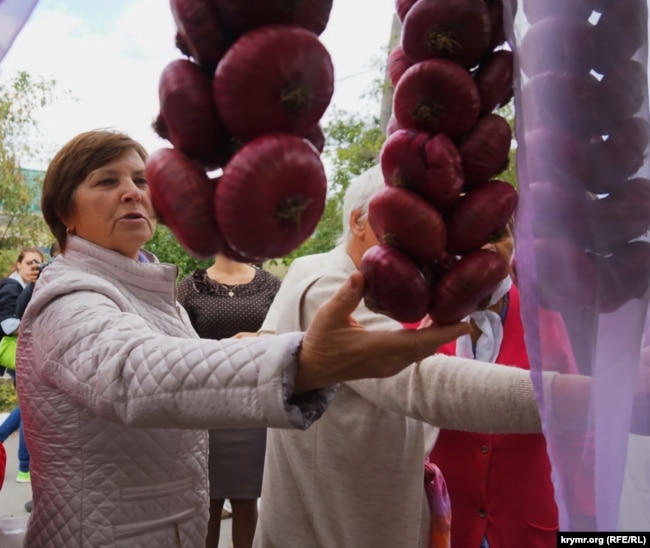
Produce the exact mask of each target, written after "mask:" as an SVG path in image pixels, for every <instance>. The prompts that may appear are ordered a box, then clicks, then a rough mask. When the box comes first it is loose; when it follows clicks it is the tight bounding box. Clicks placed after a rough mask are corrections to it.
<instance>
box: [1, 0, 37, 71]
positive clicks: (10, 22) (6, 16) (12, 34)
mask: <svg viewBox="0 0 650 548" xmlns="http://www.w3.org/2000/svg"><path fill="white" fill-rule="evenodd" d="M37 3H38V0H0V61H2V58H3V57H4V56H5V54H6V53H7V52H8V51H9V48H10V47H11V44H13V41H14V40H15V38H16V36H18V33H19V32H20V29H22V28H23V25H24V24H25V23H26V22H27V19H29V16H30V15H31V13H32V11H33V9H34V8H35V7H36V4H37Z"/></svg>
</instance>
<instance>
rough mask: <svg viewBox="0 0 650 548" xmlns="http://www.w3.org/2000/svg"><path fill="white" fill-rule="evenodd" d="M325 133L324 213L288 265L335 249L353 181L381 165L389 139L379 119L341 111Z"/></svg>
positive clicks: (333, 118) (286, 260) (291, 255)
mask: <svg viewBox="0 0 650 548" xmlns="http://www.w3.org/2000/svg"><path fill="white" fill-rule="evenodd" d="M323 131H324V133H325V138H326V143H327V144H326V147H325V150H324V152H323V156H324V160H325V162H328V161H329V162H330V165H331V173H330V178H329V182H328V198H327V203H326V204H325V211H324V212H323V216H322V217H321V220H320V222H319V223H318V226H317V227H316V230H315V231H314V233H313V234H312V236H311V237H310V238H308V239H307V240H306V241H305V242H304V243H303V244H302V245H301V246H300V247H298V248H297V249H295V250H294V251H293V252H292V253H291V254H289V255H288V257H286V258H285V259H284V260H283V261H282V262H284V263H285V264H286V263H290V262H291V261H292V260H293V259H295V258H296V257H302V256H303V255H310V254H312V253H323V252H325V251H329V250H330V249H332V248H333V247H334V246H335V245H336V240H337V238H338V237H339V236H340V234H341V232H342V224H343V223H342V219H341V211H342V206H343V197H344V195H345V191H346V190H347V188H348V186H349V185H350V181H351V180H352V179H353V178H354V177H356V176H357V175H360V174H361V173H363V172H364V171H365V170H366V169H368V168H370V167H372V166H373V165H374V164H376V163H377V162H378V161H379V151H380V150H381V146H382V144H383V143H384V140H385V138H386V137H385V135H384V133H383V132H382V131H381V129H380V127H379V119H378V118H376V117H371V118H363V117H361V116H359V115H357V114H352V113H350V112H345V111H342V110H334V111H333V114H332V119H331V121H330V122H329V123H327V124H326V125H324V126H323Z"/></svg>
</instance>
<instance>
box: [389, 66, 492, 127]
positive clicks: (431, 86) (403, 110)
mask: <svg viewBox="0 0 650 548" xmlns="http://www.w3.org/2000/svg"><path fill="white" fill-rule="evenodd" d="M393 108H394V112H395V118H397V122H398V123H399V124H400V125H401V126H402V127H404V128H412V129H420V130H422V131H428V132H429V133H434V134H435V133H439V132H442V133H446V134H447V136H448V137H450V138H451V139H456V138H458V137H461V136H462V135H464V134H465V133H467V132H468V131H469V130H470V129H471V128H472V127H473V126H474V124H475V123H476V121H477V120H478V113H479V95H478V90H477V88H476V84H474V80H472V77H471V76H470V74H469V72H468V71H466V70H465V69H463V68H462V67H461V66H459V65H458V64H456V63H453V62H451V61H446V60H443V59H429V60H427V61H421V62H419V63H416V64H415V65H413V66H412V67H411V68H409V69H408V70H407V71H406V72H405V73H404V74H403V75H402V77H401V78H400V81H399V82H398V83H397V87H396V88H395V94H394V97H393Z"/></svg>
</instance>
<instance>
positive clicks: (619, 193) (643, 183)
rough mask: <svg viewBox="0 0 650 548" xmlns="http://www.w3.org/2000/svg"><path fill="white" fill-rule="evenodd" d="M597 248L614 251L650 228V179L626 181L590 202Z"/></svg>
mask: <svg viewBox="0 0 650 548" xmlns="http://www.w3.org/2000/svg"><path fill="white" fill-rule="evenodd" d="M590 213H591V220H592V226H593V234H594V241H593V248H594V250H595V251H598V252H604V253H607V252H610V251H612V250H613V249H615V248H616V247H618V246H619V245H621V244H624V243H626V242H628V241H630V240H633V239H635V238H638V237H640V236H642V235H643V234H645V233H647V231H648V229H650V179H644V178H641V177H638V178H635V179H630V180H629V181H626V182H625V183H624V184H623V185H621V187H620V188H619V189H618V190H616V192H612V193H610V194H609V195H608V196H605V197H603V198H600V199H597V200H594V201H593V202H592V203H591V204H590Z"/></svg>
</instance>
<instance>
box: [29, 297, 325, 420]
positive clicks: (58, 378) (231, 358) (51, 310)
mask: <svg viewBox="0 0 650 548" xmlns="http://www.w3.org/2000/svg"><path fill="white" fill-rule="evenodd" d="M75 295H76V297H75V298H66V297H67V296H63V297H61V298H59V299H56V300H54V301H52V302H51V303H49V304H48V305H47V306H46V307H45V308H43V309H42V310H41V311H40V313H39V314H38V315H37V316H36V317H35V318H34V319H33V323H32V324H31V325H29V326H27V327H26V328H25V329H24V334H26V335H27V336H26V337H21V338H20V339H19V352H18V355H19V365H20V364H21V363H22V362H29V364H28V367H27V368H26V370H31V374H36V375H37V376H38V377H39V379H40V382H43V383H45V384H48V385H50V386H55V387H56V388H58V389H59V390H60V391H61V392H63V393H65V394H66V395H67V396H68V397H70V398H71V399H73V400H74V401H75V402H77V404H79V405H81V406H83V407H85V408H88V409H90V410H92V411H93V412H94V413H96V414H98V415H100V416H102V417H104V418H107V419H109V420H116V421H120V422H124V423H127V424H130V425H134V426H139V427H169V428H197V429H207V428H227V427H244V426H257V425H264V426H272V427H279V428H283V427H284V428H292V427H293V428H307V427H308V426H309V425H310V424H311V423H312V422H313V421H314V420H316V419H317V418H318V417H319V416H320V415H321V414H322V412H323V411H324V409H325V408H326V406H327V404H328V403H329V400H330V399H331V397H332V391H331V390H323V391H318V392H312V393H309V394H306V395H305V396H302V397H300V398H292V397H291V393H292V391H293V379H294V377H295V372H296V367H297V363H296V359H295V355H296V353H297V350H298V347H299V344H300V341H301V340H302V334H299V333H291V334H287V335H284V336H280V337H263V338H257V337H251V338H246V339H242V340H235V339H225V340H223V341H213V340H205V339H199V338H190V337H191V336H190V335H188V336H187V338H186V337H171V336H169V335H166V334H164V333H162V332H161V331H160V330H157V329H155V328H153V327H152V325H150V324H149V323H148V322H146V321H145V320H144V319H143V318H142V317H140V316H139V315H136V314H132V313H126V312H123V311H121V310H120V309H119V308H118V307H117V305H116V304H115V303H114V302H113V301H112V300H111V299H109V298H108V297H106V296H104V295H101V294H99V293H95V292H90V291H88V292H76V293H75ZM174 320H175V321H180V320H178V319H174ZM170 321H171V320H170ZM25 339H28V340H27V341H26V340H25ZM289 402H290V403H289Z"/></svg>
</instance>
